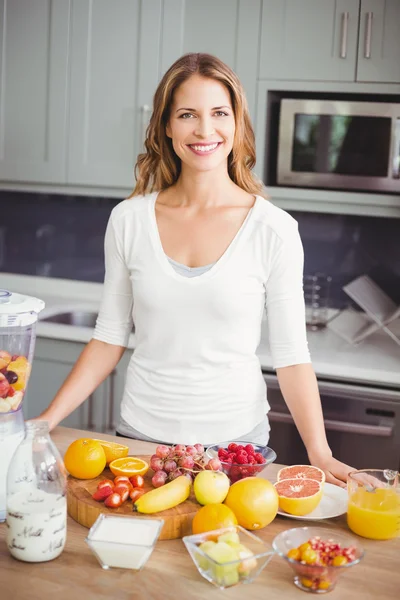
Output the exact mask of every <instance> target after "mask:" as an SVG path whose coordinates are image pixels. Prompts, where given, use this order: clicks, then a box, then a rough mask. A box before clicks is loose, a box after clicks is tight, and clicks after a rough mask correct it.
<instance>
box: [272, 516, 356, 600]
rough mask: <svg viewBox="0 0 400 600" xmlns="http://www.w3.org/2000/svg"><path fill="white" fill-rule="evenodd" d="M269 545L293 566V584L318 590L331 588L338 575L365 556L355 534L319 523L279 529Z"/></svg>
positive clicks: (314, 590) (323, 591)
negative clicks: (323, 526)
mask: <svg viewBox="0 0 400 600" xmlns="http://www.w3.org/2000/svg"><path fill="white" fill-rule="evenodd" d="M272 547H273V549H274V551H275V552H276V553H277V554H278V555H279V556H281V557H282V558H283V559H284V560H285V561H286V562H287V563H288V564H289V565H290V566H291V567H292V569H293V571H294V573H295V574H294V584H295V585H296V586H297V587H298V588H300V589H302V590H304V591H306V592H314V593H317V594H323V593H325V592H330V591H331V590H333V589H334V587H335V585H336V582H337V579H338V577H339V575H340V574H341V573H343V572H345V571H346V570H348V569H349V568H351V567H353V566H354V565H357V564H358V563H359V562H360V560H361V559H362V558H363V556H364V550H363V548H362V546H361V545H360V543H359V542H358V540H357V539H355V538H354V537H352V536H350V535H347V534H346V533H341V532H336V531H333V530H331V529H324V528H320V527H296V528H294V529H287V530H286V531H282V533H280V534H279V535H277V536H276V537H275V539H274V540H273V542H272Z"/></svg>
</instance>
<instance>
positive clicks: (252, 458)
mask: <svg viewBox="0 0 400 600" xmlns="http://www.w3.org/2000/svg"><path fill="white" fill-rule="evenodd" d="M248 461H249V465H255V464H257V459H256V458H254V454H250V456H249V458H248Z"/></svg>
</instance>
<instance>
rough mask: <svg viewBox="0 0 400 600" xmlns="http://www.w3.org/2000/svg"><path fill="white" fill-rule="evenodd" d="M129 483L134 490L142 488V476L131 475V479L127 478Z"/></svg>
mask: <svg viewBox="0 0 400 600" xmlns="http://www.w3.org/2000/svg"><path fill="white" fill-rule="evenodd" d="M129 481H130V482H131V484H132V485H133V487H134V488H142V487H143V486H144V477H143V475H133V477H129Z"/></svg>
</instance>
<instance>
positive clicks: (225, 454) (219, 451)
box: [206, 441, 276, 483]
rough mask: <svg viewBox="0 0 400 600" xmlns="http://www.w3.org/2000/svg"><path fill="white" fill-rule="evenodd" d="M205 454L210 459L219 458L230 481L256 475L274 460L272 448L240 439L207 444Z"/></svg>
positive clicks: (274, 455)
mask: <svg viewBox="0 0 400 600" xmlns="http://www.w3.org/2000/svg"><path fill="white" fill-rule="evenodd" d="M206 454H207V456H208V457H209V458H210V459H212V458H218V459H219V460H220V462H221V465H222V471H223V472H224V473H225V474H226V475H228V477H229V479H230V482H231V483H235V481H239V479H244V478H245V477H254V476H255V475H258V474H259V473H261V471H263V470H264V469H265V467H266V466H267V465H269V464H270V463H272V462H274V460H276V453H275V452H274V450H272V448H269V447H268V446H259V445H258V444H251V443H249V442H240V441H238V442H226V443H222V444H215V445H214V446H209V447H208V448H207V451H206Z"/></svg>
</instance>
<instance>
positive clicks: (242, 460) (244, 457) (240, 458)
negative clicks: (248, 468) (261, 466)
mask: <svg viewBox="0 0 400 600" xmlns="http://www.w3.org/2000/svg"><path fill="white" fill-rule="evenodd" d="M247 460H248V459H247V454H244V453H241V454H239V456H237V455H236V462H237V463H239V465H245V464H247Z"/></svg>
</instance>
